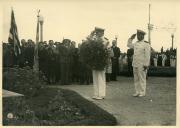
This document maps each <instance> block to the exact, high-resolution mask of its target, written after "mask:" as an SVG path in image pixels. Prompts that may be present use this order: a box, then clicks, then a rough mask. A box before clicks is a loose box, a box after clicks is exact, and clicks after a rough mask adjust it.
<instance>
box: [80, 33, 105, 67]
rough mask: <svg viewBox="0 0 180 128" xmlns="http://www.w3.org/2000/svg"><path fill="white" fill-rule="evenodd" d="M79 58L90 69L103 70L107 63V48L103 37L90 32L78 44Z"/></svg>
mask: <svg viewBox="0 0 180 128" xmlns="http://www.w3.org/2000/svg"><path fill="white" fill-rule="evenodd" d="M80 58H81V60H82V61H83V62H84V63H85V64H87V65H88V66H89V67H90V68H91V69H92V70H104V69H105V67H106V65H107V63H108V50H107V49H106V45H105V44H104V40H103V38H98V37H96V36H95V35H92V33H91V35H90V36H88V37H87V40H86V41H84V42H83V43H82V45H81V46H80Z"/></svg>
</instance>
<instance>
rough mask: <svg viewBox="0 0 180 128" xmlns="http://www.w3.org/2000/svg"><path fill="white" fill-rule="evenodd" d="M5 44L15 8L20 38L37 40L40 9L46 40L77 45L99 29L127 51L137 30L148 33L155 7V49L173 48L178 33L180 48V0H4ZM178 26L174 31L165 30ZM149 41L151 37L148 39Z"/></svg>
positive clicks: (175, 45) (2, 14)
mask: <svg viewBox="0 0 180 128" xmlns="http://www.w3.org/2000/svg"><path fill="white" fill-rule="evenodd" d="M0 3H1V5H0V7H1V10H2V11H1V13H0V14H1V16H0V18H2V19H3V20H1V22H2V28H3V29H2V30H1V31H2V41H4V42H7V39H8V35H9V29H10V17H11V8H12V7H13V10H14V13H15V19H16V24H17V27H18V34H19V39H20V40H21V39H26V40H27V39H32V40H34V41H35V37H36V25H37V10H38V9H40V10H41V12H40V14H41V15H42V16H43V17H44V25H43V26H44V28H43V29H44V32H43V40H47V41H48V40H50V39H53V40H54V41H62V39H63V38H69V39H71V40H73V41H75V42H77V43H79V42H81V41H82V39H85V38H86V37H87V36H88V35H89V34H90V32H91V31H92V30H94V28H95V26H98V27H102V28H104V29H105V36H106V37H107V38H108V39H109V40H110V42H111V41H112V40H113V39H114V38H115V36H116V35H117V37H118V44H117V45H118V47H120V49H121V51H122V52H126V50H127V40H128V38H129V37H130V36H131V35H132V34H134V33H136V30H137V29H142V30H144V31H145V32H148V30H147V24H148V18H149V17H148V10H149V9H148V7H149V4H151V23H152V24H153V25H154V29H153V30H152V32H151V46H152V47H153V48H154V49H155V50H156V51H160V49H161V47H162V46H163V47H164V49H167V48H170V47H171V34H172V33H174V36H175V38H174V47H177V46H178V45H179V39H180V38H179V37H178V36H177V35H178V34H179V33H180V32H179V29H178V28H180V25H179V23H180V18H179V17H178V12H180V2H178V0H171V1H169V2H168V1H167V0H158V1H155V0H136V1H133V0H126V1H125V0H59V1H57V0H36V1H35V0H31V1H29V2H28V1H23V0H16V1H10V0H1V2H0ZM169 27H173V28H174V27H175V28H176V30H173V29H165V28H169ZM145 39H146V40H148V35H146V36H145Z"/></svg>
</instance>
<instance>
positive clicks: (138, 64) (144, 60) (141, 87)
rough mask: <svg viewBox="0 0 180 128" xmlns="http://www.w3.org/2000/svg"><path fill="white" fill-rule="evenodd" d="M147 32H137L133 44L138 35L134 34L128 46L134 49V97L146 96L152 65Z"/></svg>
mask: <svg viewBox="0 0 180 128" xmlns="http://www.w3.org/2000/svg"><path fill="white" fill-rule="evenodd" d="M145 34H146V33H145V32H144V31H142V30H137V40H138V41H136V42H135V43H132V41H133V39H134V38H135V37H136V34H133V35H132V36H131V37H130V38H129V39H128V43H127V46H128V47H129V48H133V49H134V55H133V62H132V66H133V74H134V85H135V94H133V96H134V97H143V96H145V95H146V74H147V69H148V66H149V63H150V49H151V47H150V44H149V43H147V42H146V41H144V36H145Z"/></svg>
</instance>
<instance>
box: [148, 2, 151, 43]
mask: <svg viewBox="0 0 180 128" xmlns="http://www.w3.org/2000/svg"><path fill="white" fill-rule="evenodd" d="M148 42H149V43H150V44H151V4H149V23H148Z"/></svg>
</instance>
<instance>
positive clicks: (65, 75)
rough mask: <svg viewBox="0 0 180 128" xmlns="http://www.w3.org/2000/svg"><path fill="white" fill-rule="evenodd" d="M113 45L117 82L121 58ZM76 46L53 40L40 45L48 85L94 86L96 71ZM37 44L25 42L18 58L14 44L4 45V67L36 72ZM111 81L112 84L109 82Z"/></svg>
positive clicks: (114, 73) (43, 70) (114, 70)
mask: <svg viewBox="0 0 180 128" xmlns="http://www.w3.org/2000/svg"><path fill="white" fill-rule="evenodd" d="M116 44H117V43H116V42H115V41H114V42H113V45H112V49H113V51H114V56H113V57H112V73H111V80H114V81H115V80H116V77H117V75H118V70H119V69H118V68H119V66H118V65H119V63H118V58H119V56H120V49H119V48H118V47H117V46H116ZM75 45H76V42H74V41H71V40H70V39H64V40H63V41H62V42H54V41H53V40H49V42H48V43H47V41H44V42H40V43H39V47H38V56H39V70H40V71H41V72H42V73H43V75H44V76H45V78H46V81H47V83H48V84H55V83H59V84H61V85H69V84H71V83H79V84H90V83H92V71H91V69H90V68H89V67H88V66H87V65H86V64H84V63H83V61H82V60H81V58H80V54H79V49H80V45H78V48H76V47H75ZM34 48H35V43H34V42H33V41H32V40H31V39H29V40H27V41H26V40H25V39H22V40H21V47H20V49H21V54H19V55H17V56H16V55H15V53H14V46H13V44H11V43H3V67H14V66H19V67H20V68H23V67H26V66H29V67H30V68H32V69H33V65H34ZM108 81H110V80H108Z"/></svg>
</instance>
